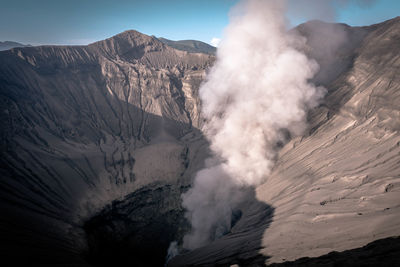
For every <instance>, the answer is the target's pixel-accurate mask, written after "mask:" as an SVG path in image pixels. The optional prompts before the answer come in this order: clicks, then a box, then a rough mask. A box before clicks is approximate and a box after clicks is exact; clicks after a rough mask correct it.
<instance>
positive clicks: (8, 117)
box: [0, 17, 400, 266]
mask: <svg viewBox="0 0 400 267" xmlns="http://www.w3.org/2000/svg"><path fill="white" fill-rule="evenodd" d="M293 31H297V32H298V33H300V34H301V35H303V36H304V37H305V38H306V39H307V42H306V45H305V46H303V47H300V48H299V49H303V50H304V51H305V53H307V55H309V57H311V58H314V59H315V60H316V61H317V62H318V63H319V65H320V71H319V73H318V74H317V75H316V77H315V78H314V80H313V82H314V83H316V84H318V85H323V86H325V88H327V90H328V93H327V95H326V97H325V99H324V102H323V104H322V105H320V106H319V107H317V108H315V109H313V110H312V111H311V112H310V113H309V114H308V123H309V129H308V131H307V133H306V134H305V135H304V136H301V137H293V138H291V139H290V138H289V139H290V140H288V142H287V143H286V144H279V145H280V147H281V149H280V152H279V155H278V157H277V159H276V163H275V167H274V169H273V172H272V174H271V175H270V177H268V179H267V181H266V182H265V183H264V184H262V185H260V186H258V187H256V188H250V189H249V190H248V194H247V198H246V199H245V200H244V201H243V202H242V203H241V204H240V205H239V206H238V207H237V212H236V213H235V214H234V216H232V221H233V223H232V225H233V227H232V229H231V231H230V232H229V233H226V234H225V235H224V236H222V237H221V238H219V239H216V240H214V241H213V242H212V243H211V244H209V245H207V246H205V247H201V248H198V249H195V250H193V251H188V252H184V253H182V254H180V255H178V256H176V257H175V258H173V259H172V260H171V261H169V262H168V265H170V266H215V265H220V266H229V265H232V264H239V265H240V266H249V265H252V266H258V265H260V266H262V265H264V264H265V263H274V262H275V263H279V262H282V261H287V260H296V259H298V258H301V257H306V256H307V257H316V256H320V255H323V254H326V253H328V252H331V251H334V250H337V251H344V250H349V249H355V248H358V247H362V246H365V245H366V244H368V243H370V242H372V241H374V240H377V239H382V238H388V237H391V236H397V235H400V228H399V227H398V226H399V225H400V193H399V191H400V119H399V118H400V105H399V104H400V75H399V70H400V46H399V44H400V18H399V17H397V18H394V19H392V20H389V21H386V22H383V23H381V24H377V25H372V26H368V27H350V26H348V25H344V24H328V23H323V22H320V21H311V22H308V23H305V24H302V25H300V26H298V27H297V28H295V29H293ZM330 33H335V34H336V33H340V34H341V36H342V37H343V38H341V39H331V38H330V36H329V34H330ZM321 42H325V43H326V45H324V46H318V47H317V46H316V45H315V44H316V43H321ZM193 49H196V47H194V48H193ZM214 61H215V57H214V55H212V54H206V53H202V52H201V51H198V50H195V51H190V52H188V51H183V50H178V49H176V48H173V47H171V46H168V45H167V43H166V42H161V41H160V40H159V39H157V38H155V37H151V36H147V35H144V34H141V33H139V32H137V31H126V32H123V33H121V34H118V35H116V36H114V37H111V38H109V39H106V40H103V41H99V42H95V43H92V44H90V45H88V46H39V47H24V48H13V49H11V50H7V51H2V52H0V106H1V112H0V114H1V115H0V116H1V121H2V127H1V131H0V134H1V157H0V164H1V165H0V174H1V182H0V196H1V199H2V201H1V202H0V210H1V214H2V216H1V219H0V220H1V224H0V227H1V228H0V231H1V236H2V239H1V240H2V242H1V243H2V245H1V246H2V248H1V253H2V258H3V260H4V262H6V261H11V262H13V263H14V265H18V264H26V265H33V264H39V265H40V264H41V265H44V264H50V265H57V264H60V265H62V264H74V265H77V266H78V265H83V266H85V265H89V266H90V265H92V266H111V265H113V266H124V265H128V264H131V265H132V266H163V265H164V263H165V258H166V256H167V249H168V246H169V244H170V242H171V241H174V240H178V241H180V240H181V239H182V237H183V235H184V234H185V233H187V232H188V231H189V230H190V224H189V223H188V221H187V220H186V219H185V217H184V209H183V208H182V206H181V198H180V196H181V194H182V193H183V192H185V191H187V190H188V188H190V186H191V183H192V179H193V175H194V174H195V173H196V171H198V170H199V169H201V168H202V166H204V159H205V158H206V157H207V156H208V155H209V153H210V151H209V147H208V145H209V144H208V142H207V140H206V139H205V138H204V137H203V135H202V133H201V130H200V129H201V126H202V123H203V119H202V117H201V113H200V109H201V108H200V106H201V103H200V100H199V95H198V93H199V88H200V84H201V82H202V81H203V80H204V78H205V76H206V72H207V70H208V69H209V68H210V66H212V64H213V62H214ZM387 240H389V239H387ZM393 240H394V241H393ZM396 240H397V241H396ZM393 242H394V243H395V244H398V242H399V241H398V239H390V240H389V241H387V242H385V241H382V242H378V243H374V244H378V245H375V247H376V246H379V247H380V248H381V249H383V251H384V253H386V254H384V255H392V254H393V253H392V252H390V249H389V252H388V250H385V246H389V245H387V244H389V243H390V247H393V246H392V243H393ZM396 242H397V243H396ZM368 249H371V246H367V247H365V250H367V251H368ZM361 250H362V249H361ZM362 251H364V250H362ZM348 253H352V252H348ZM355 253H358V252H355ZM390 253H392V254H390ZM381 255H382V254H381ZM393 255H395V256H396V255H397V257H398V254H393ZM393 255H392V256H393ZM389 259H393V257H391V258H389ZM293 264H296V263H293Z"/></svg>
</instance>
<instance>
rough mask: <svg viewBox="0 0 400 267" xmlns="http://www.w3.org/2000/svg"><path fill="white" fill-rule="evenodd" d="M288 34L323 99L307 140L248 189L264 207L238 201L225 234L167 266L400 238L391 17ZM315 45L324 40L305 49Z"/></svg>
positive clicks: (399, 98) (396, 26)
mask: <svg viewBox="0 0 400 267" xmlns="http://www.w3.org/2000/svg"><path fill="white" fill-rule="evenodd" d="M316 24H318V25H316ZM296 30H298V31H299V32H301V33H302V34H303V35H304V36H306V37H307V46H306V47H305V48H303V49H305V50H306V51H308V54H309V55H310V56H311V57H313V58H315V59H316V60H317V61H319V63H320V65H321V70H320V72H319V74H318V75H317V76H316V77H315V82H317V83H319V84H323V85H325V86H326V88H327V89H328V94H327V96H326V98H325V101H324V104H323V105H321V106H320V107H319V108H317V109H316V110H313V111H312V112H311V113H310V114H309V123H310V130H309V134H307V135H306V136H303V137H298V138H294V139H292V140H291V141H290V142H288V143H287V144H286V145H285V146H284V147H283V148H282V150H281V151H280V153H279V156H278V157H277V160H276V165H275V167H274V169H273V172H272V174H271V176H270V177H268V179H267V181H266V182H265V183H264V184H262V185H260V186H258V187H257V188H256V189H255V191H256V197H257V200H258V203H265V205H269V206H270V208H265V206H264V207H263V206H262V205H260V204H256V203H254V202H253V203H254V204H253V205H250V204H249V203H243V204H242V206H241V207H240V209H241V211H242V216H241V219H240V220H239V221H238V222H237V223H236V224H235V226H234V227H233V228H232V230H231V233H229V234H227V235H225V236H224V237H222V238H220V239H218V240H216V241H214V242H213V243H212V244H210V245H209V246H206V247H204V248H199V249H196V250H194V251H192V252H189V253H187V254H183V255H179V256H178V257H176V258H174V259H173V260H172V261H171V262H170V265H171V266H188V265H190V266H215V265H221V266H225V265H229V264H235V263H236V264H239V265H240V266H262V265H263V264H264V262H269V263H271V262H282V261H286V260H294V259H297V258H300V257H305V256H312V257H315V256H320V255H322V254H325V253H328V252H330V251H333V250H336V251H343V250H347V249H353V248H357V247H361V246H363V245H366V244H367V243H369V242H371V241H373V240H377V239H380V238H385V237H390V236H396V235H400V228H399V225H400V192H399V191H400V105H399V104H400V75H399V73H400V45H399V44H400V18H399V17H397V18H395V19H392V20H389V21H386V22H384V23H381V24H377V25H372V26H369V27H361V28H352V27H349V26H347V25H337V24H325V23H321V22H315V21H314V22H309V23H306V24H304V25H301V26H299V27H298V28H297V29H296ZM321 33H325V34H326V33H335V34H336V35H332V36H337V34H338V33H339V34H342V35H343V36H342V38H341V39H332V38H333V37H332V38H331V39H329V38H326V37H327V36H324V34H322V35H321ZM321 39H322V40H323V41H324V42H326V43H327V44H326V45H325V46H322V47H321V46H318V49H316V48H314V47H313V42H316V43H318V42H320V41H321ZM325 49H326V50H325ZM327 52H329V53H331V55H330V56H328V57H326V55H325V56H324V53H327ZM323 60H325V61H323ZM267 207H268V206H267ZM389 262H390V261H389Z"/></svg>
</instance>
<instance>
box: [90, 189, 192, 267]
mask: <svg viewBox="0 0 400 267" xmlns="http://www.w3.org/2000/svg"><path fill="white" fill-rule="evenodd" d="M182 190H184V188H183V187H177V186H171V185H157V186H154V185H153V186H146V187H144V188H141V189H139V190H137V191H135V192H134V193H131V194H129V195H128V196H126V197H125V198H124V199H122V200H115V201H113V202H112V203H111V204H110V205H108V206H106V207H105V208H104V209H103V210H102V211H100V212H99V213H98V214H97V215H95V216H94V217H92V218H91V219H90V220H88V221H87V222H86V223H85V224H84V230H85V232H86V236H87V242H88V251H86V252H85V253H84V257H85V258H86V260H87V261H88V262H89V263H90V264H93V265H94V266H128V265H131V266H164V264H165V260H166V257H167V251H168V247H169V244H170V243H171V242H172V241H174V240H178V241H180V240H182V237H183V235H184V233H185V232H187V231H188V229H189V228H190V225H189V223H188V222H187V220H186V219H185V218H184V210H183V208H182V207H181V204H180V202H181V200H180V195H181V191H182Z"/></svg>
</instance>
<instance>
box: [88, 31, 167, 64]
mask: <svg viewBox="0 0 400 267" xmlns="http://www.w3.org/2000/svg"><path fill="white" fill-rule="evenodd" d="M89 46H91V47H96V48H98V49H100V50H103V51H104V52H105V53H107V54H114V55H126V54H132V56H133V57H134V58H138V57H140V56H141V55H143V54H144V53H145V52H149V51H160V50H163V49H164V47H165V45H164V44H163V43H162V42H160V41H159V40H158V39H157V38H155V37H152V36H149V35H146V34H143V33H141V32H138V31H135V30H127V31H124V32H122V33H119V34H117V35H114V36H112V37H110V38H107V39H105V40H102V41H98V42H95V43H93V44H90V45H89Z"/></svg>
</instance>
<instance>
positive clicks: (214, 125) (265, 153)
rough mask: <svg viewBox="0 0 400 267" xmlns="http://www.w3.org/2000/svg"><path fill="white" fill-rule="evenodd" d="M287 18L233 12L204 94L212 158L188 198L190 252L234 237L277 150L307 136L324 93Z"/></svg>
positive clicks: (262, 6)
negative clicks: (249, 191)
mask: <svg viewBox="0 0 400 267" xmlns="http://www.w3.org/2000/svg"><path fill="white" fill-rule="evenodd" d="M284 14H285V3H284V1H280V0H270V1H262V0H248V1H241V2H240V3H239V4H238V5H237V6H236V7H235V8H234V10H233V11H232V14H231V20H230V24H229V26H228V27H227V28H226V29H225V36H224V38H223V39H222V41H221V43H220V44H219V46H218V52H217V60H216V62H215V65H214V66H213V68H212V69H211V70H210V73H209V74H208V76H207V79H206V81H205V83H204V84H203V85H202V86H201V88H200V97H201V101H202V113H203V114H202V115H203V117H204V118H205V119H206V123H205V125H204V128H203V131H204V133H205V135H206V137H207V138H208V140H209V141H210V144H211V150H212V152H213V155H214V156H213V157H212V158H210V159H208V160H207V162H206V168H204V169H203V170H201V171H199V172H198V173H197V174H196V176H195V179H194V185H193V187H192V188H191V189H190V190H189V191H188V192H186V193H185V194H183V196H182V199H183V206H184V207H185V208H186V210H187V213H186V216H187V218H188V219H189V221H190V222H191V225H192V231H191V232H190V233H189V234H187V235H186V236H185V237H184V240H183V247H184V248H186V249H194V248H197V247H200V246H204V245H206V244H207V243H209V242H210V241H212V240H213V239H215V238H218V237H219V236H221V235H223V234H224V233H226V232H227V231H229V230H230V228H231V216H232V210H233V209H234V208H235V205H237V203H238V201H240V198H241V188H243V187H246V186H257V185H259V184H260V183H262V182H263V181H265V179H266V178H267V177H268V175H269V174H270V173H271V169H272V167H273V164H274V158H275V157H276V154H277V143H280V142H285V141H287V140H286V139H287V138H288V136H295V135H300V134H302V133H303V131H304V130H305V128H306V122H305V117H306V113H307V110H308V109H310V108H313V107H315V106H316V105H318V103H319V101H320V99H321V98H322V96H323V95H324V93H325V90H324V89H323V88H321V87H315V86H314V85H313V84H311V83H309V80H310V79H311V78H312V77H313V76H314V74H315V73H316V72H317V71H318V64H317V63H316V62H315V61H314V60H311V59H309V58H307V56H306V55H304V54H303V53H302V52H300V51H299V50H298V49H297V47H301V46H302V45H304V43H305V39H304V38H303V37H300V36H298V35H296V34H295V33H293V32H288V31H287V28H286V20H285V16H284Z"/></svg>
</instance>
